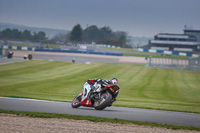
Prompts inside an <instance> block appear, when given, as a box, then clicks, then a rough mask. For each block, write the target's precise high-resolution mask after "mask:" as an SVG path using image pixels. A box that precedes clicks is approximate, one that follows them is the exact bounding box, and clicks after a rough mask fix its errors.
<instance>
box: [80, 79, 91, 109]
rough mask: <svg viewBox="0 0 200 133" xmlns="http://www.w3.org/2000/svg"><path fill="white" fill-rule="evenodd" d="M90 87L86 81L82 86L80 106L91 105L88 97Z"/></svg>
mask: <svg viewBox="0 0 200 133" xmlns="http://www.w3.org/2000/svg"><path fill="white" fill-rule="evenodd" d="M90 91H91V87H90V85H89V84H88V83H87V82H86V83H85V84H84V87H83V91H82V95H81V102H80V104H81V105H82V106H89V107H93V105H92V101H91V99H88V97H89V95H90Z"/></svg>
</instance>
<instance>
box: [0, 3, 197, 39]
mask: <svg viewBox="0 0 200 133" xmlns="http://www.w3.org/2000/svg"><path fill="white" fill-rule="evenodd" d="M0 22H6V23H12V24H19V25H25V26H32V27H40V28H54V29H64V30H72V28H73V27H74V25H76V24H80V25H81V27H82V28H83V29H85V28H86V27H87V26H91V25H97V26H98V27H104V26H109V27H110V28H111V29H112V30H113V31H125V32H127V33H128V35H130V36H138V37H142V36H145V37H153V36H154V35H156V34H158V33H177V34H182V33H183V29H184V26H185V25H187V26H188V27H190V28H193V29H197V30H200V0H0Z"/></svg>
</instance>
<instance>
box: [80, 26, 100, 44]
mask: <svg viewBox="0 0 200 133" xmlns="http://www.w3.org/2000/svg"><path fill="white" fill-rule="evenodd" d="M83 33H84V40H85V41H86V42H97V41H99V40H101V39H102V34H101V32H100V30H99V28H98V27H97V26H96V25H92V26H90V27H87V28H86V29H85V30H84V32H83Z"/></svg>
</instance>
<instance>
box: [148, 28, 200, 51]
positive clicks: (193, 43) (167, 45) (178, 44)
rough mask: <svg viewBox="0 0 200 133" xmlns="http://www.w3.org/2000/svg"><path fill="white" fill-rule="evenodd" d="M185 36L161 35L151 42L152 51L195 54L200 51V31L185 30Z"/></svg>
mask: <svg viewBox="0 0 200 133" xmlns="http://www.w3.org/2000/svg"><path fill="white" fill-rule="evenodd" d="M183 31H184V34H170V33H159V34H157V35H155V36H154V40H150V41H149V44H150V47H151V49H157V50H170V51H184V52H193V51H200V30H192V29H184V30H183Z"/></svg>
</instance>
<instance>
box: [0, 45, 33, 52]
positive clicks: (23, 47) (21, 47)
mask: <svg viewBox="0 0 200 133" xmlns="http://www.w3.org/2000/svg"><path fill="white" fill-rule="evenodd" d="M1 48H3V49H15V50H30V51H34V50H35V48H33V47H25V46H8V45H1Z"/></svg>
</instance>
